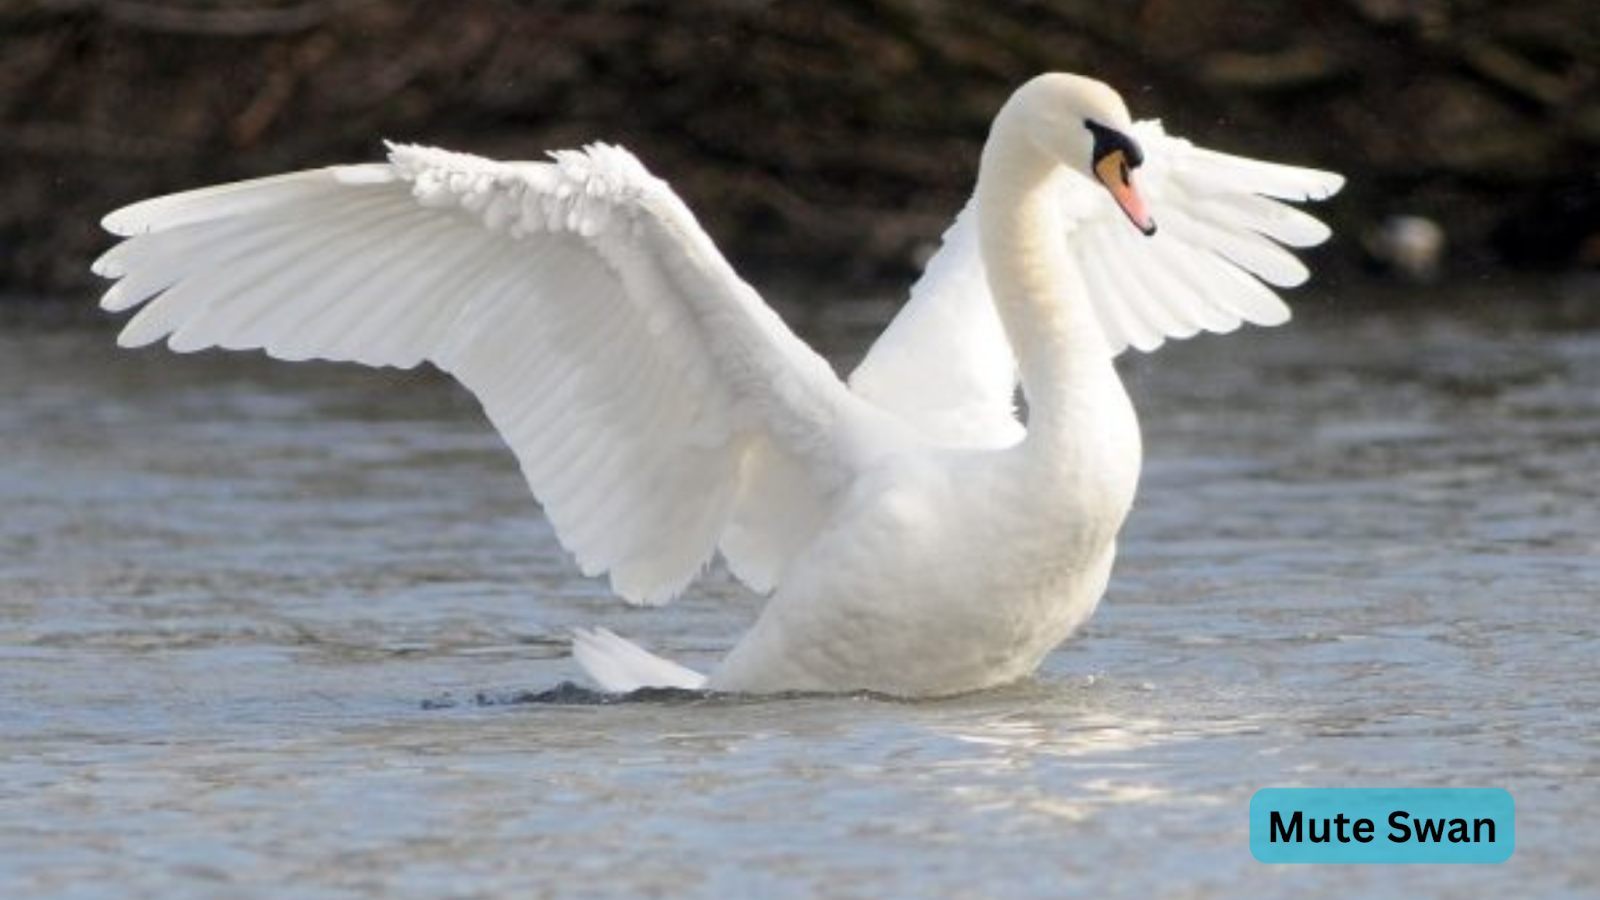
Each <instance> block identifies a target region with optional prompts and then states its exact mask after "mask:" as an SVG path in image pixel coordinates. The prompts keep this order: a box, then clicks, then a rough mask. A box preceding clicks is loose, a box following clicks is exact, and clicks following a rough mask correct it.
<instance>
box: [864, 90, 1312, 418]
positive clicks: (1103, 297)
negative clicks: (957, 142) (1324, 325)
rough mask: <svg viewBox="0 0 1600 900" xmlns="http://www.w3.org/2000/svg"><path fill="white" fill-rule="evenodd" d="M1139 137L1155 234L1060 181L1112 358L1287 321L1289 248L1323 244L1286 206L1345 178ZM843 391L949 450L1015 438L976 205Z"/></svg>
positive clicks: (1155, 131)
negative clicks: (1205, 334) (1281, 294)
mask: <svg viewBox="0 0 1600 900" xmlns="http://www.w3.org/2000/svg"><path fill="white" fill-rule="evenodd" d="M1133 135H1134V137H1135V139H1136V140H1138V141H1139V143H1140V146H1141V147H1142V149H1143V150H1144V155H1145V164H1144V166H1143V167H1142V168H1141V169H1139V173H1138V178H1139V186H1140V190H1141V192H1143V194H1144V195H1145V197H1146V200H1147V202H1148V204H1149V207H1150V209H1151V211H1152V213H1153V214H1154V216H1155V219H1156V222H1157V224H1158V226H1159V231H1158V232H1157V233H1156V235H1154V236H1153V237H1148V238H1147V237H1145V236H1144V235H1142V234H1140V233H1139V232H1138V230H1137V229H1135V228H1133V227H1131V226H1130V225H1129V224H1128V221H1127V219H1126V217H1125V216H1124V215H1123V214H1122V212H1121V211H1120V210H1118V209H1117V206H1116V204H1115V203H1114V202H1113V201H1112V199H1111V198H1110V196H1109V195H1108V194H1107V192H1106V191H1104V190H1102V189H1101V188H1100V187H1099V186H1098V185H1095V184H1091V183H1090V182H1089V181H1087V180H1086V179H1063V182H1064V184H1063V187H1062V196H1061V204H1062V209H1063V211H1064V216H1063V219H1064V221H1065V222H1066V228H1065V233H1064V234H1063V235H1062V242H1061V252H1063V253H1066V254H1070V255H1071V257H1072V259H1073V261H1074V263H1075V265H1076V267H1077V269H1078V271H1079V272H1081V273H1082V275H1083V279H1084V283H1085V285H1086V287H1087V288H1088V290H1089V294H1090V298H1091V301H1092V302H1093V304H1094V308H1095V312H1096V313H1097V314H1098V319H1099V322H1100V326H1101V328H1102V330H1103V332H1104V334H1105V337H1106V340H1107V341H1108V342H1109V343H1110V345H1111V347H1112V349H1113V351H1115V352H1119V353H1120V352H1121V351H1122V350H1124V349H1126V348H1128V347H1134V348H1136V349H1139V350H1144V351H1150V350H1154V349H1156V348H1157V347H1159V346H1161V344H1162V343H1164V342H1165V341H1166V340H1167V339H1168V338H1186V337H1191V336H1193V335H1195V334H1197V333H1199V332H1201V331H1211V332H1228V331H1232V330H1234V329H1236V328H1238V327H1239V326H1240V325H1241V324H1243V323H1245V322H1251V323H1254V324H1257V325H1278V324H1281V323H1283V322H1285V321H1287V320H1288V318H1289V308H1288V307H1287V306H1285V305H1284V303H1283V301H1282V300H1280V299H1279V298H1278V296H1277V294H1276V293H1274V291H1273V288H1274V287H1279V288H1283V287H1293V286H1295V285H1298V284H1300V283H1302V282H1303V281H1305V279H1306V278H1307V276H1308V272H1307V270H1306V268H1305V266H1304V265H1303V264H1301V262H1300V261H1299V260H1298V259H1296V258H1295V256H1294V254H1292V253H1290V252H1289V251H1288V250H1286V249H1284V248H1285V247H1309V246H1313V245H1315V244H1319V243H1321V242H1322V241H1324V240H1326V239H1327V238H1328V235H1329V231H1328V228H1327V226H1325V225H1323V224H1322V223H1321V222H1319V221H1317V220H1316V219H1314V218H1312V217H1311V216H1309V215H1307V214H1306V213H1304V212H1301V211H1299V210H1298V209H1295V208H1294V207H1292V206H1290V205H1288V202H1301V201H1307V200H1322V199H1325V198H1327V197H1329V196H1332V195H1333V194H1334V193H1336V192H1337V191H1338V190H1339V188H1340V187H1341V186H1343V184H1344V179H1343V178H1342V177H1340V176H1339V175H1336V174H1333V173H1331V172H1322V171H1317V170H1314V169H1304V168H1299V167H1295V166H1284V165H1277V164H1274V163H1266V162H1260V161H1257V160H1253V159H1246V158H1244V157H1240V156H1233V155H1229V154H1225V153H1218V152H1215V151H1211V150H1205V149H1202V148H1200V147H1196V146H1194V145H1193V144H1191V143H1189V142H1188V141H1185V140H1182V139H1180V138H1175V137H1171V136H1169V135H1167V134H1166V132H1165V131H1164V130H1163V129H1162V128H1161V124H1160V123H1159V122H1154V121H1150V122H1140V123H1137V124H1136V125H1134V127H1133ZM1285 201H1288V202H1285ZM850 385H851V387H852V388H853V389H854V390H855V391H856V392H857V393H858V394H860V395H862V396H864V397H867V398H869V399H871V400H873V401H874V402H876V403H879V404H880V405H882V406H884V407H885V408H887V409H891V410H894V411H896V412H897V413H899V414H901V415H903V416H905V417H906V418H907V419H908V420H910V421H912V422H915V423H916V424H917V425H918V426H920V427H921V429H922V430H923V431H924V432H925V433H926V434H928V435H929V436H931V437H933V438H935V439H937V440H941V441H943V442H947V443H954V444H961V445H979V446H982V445H994V444H1004V443H1008V442H1010V441H1014V440H1016V439H1018V438H1019V437H1020V436H1021V433H1022V432H1021V426H1020V425H1018V424H1017V423H1016V421H1015V416H1014V415H1013V412H1012V408H1013V397H1014V392H1015V389H1016V363H1015V360H1014V358H1013V356H1012V353H1011V348H1010V345H1009V343H1008V342H1007V340H1006V337H1005V333H1004V331H1003V330H1002V329H1001V327H1000V322H999V319H998V317H997V316H996V314H995V312H994V304H993V302H992V300H991V298H990V296H989V288H988V283H987V281H986V280H985V277H984V273H983V262H982V260H981V259H980V257H979V255H978V234H977V223H976V221H975V217H974V216H973V215H972V211H971V206H970V204H969V206H968V209H966V210H963V211H962V213H961V215H959V216H957V217H956V221H955V223H954V224H953V225H952V226H951V227H950V229H949V230H948V231H946V232H945V235H944V243H943V245H942V246H941V247H940V249H939V252H938V253H936V254H935V255H934V257H933V258H932V259H931V260H930V261H929V263H928V268H927V271H926V272H925V273H924V274H923V277H922V278H921V280H919V281H918V282H917V284H916V286H915V287H913V288H912V292H911V299H910V301H909V302H908V303H907V304H906V307H905V308H904V309H903V310H902V311H901V312H900V314H899V315H898V316H897V317H896V318H895V320H894V322H893V323H891V325H890V326H889V329H888V330H887V331H885V332H884V334H883V336H882V337H881V338H880V339H879V341H878V342H877V343H876V344H875V345H873V348H872V350H871V352H870V353H868V355H867V357H866V359H864V360H863V361H862V362H861V365H860V366H859V367H858V368H857V369H856V371H855V372H854V373H852V374H851V376H850Z"/></svg>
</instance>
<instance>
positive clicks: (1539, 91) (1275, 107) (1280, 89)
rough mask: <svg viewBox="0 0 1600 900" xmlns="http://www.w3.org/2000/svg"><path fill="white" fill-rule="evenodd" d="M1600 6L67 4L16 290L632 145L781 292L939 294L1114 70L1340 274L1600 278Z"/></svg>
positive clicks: (33, 129) (46, 76)
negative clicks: (415, 166)
mask: <svg viewBox="0 0 1600 900" xmlns="http://www.w3.org/2000/svg"><path fill="white" fill-rule="evenodd" d="M1596 21H1597V20H1596V18H1595V17H1594V16H1593V15H1591V14H1589V13H1588V11H1587V10H1586V6H1585V4H1581V3H1578V2H1575V0H1531V2H1526V3H1521V4H1517V5H1515V6H1514V7H1507V8H1504V9H1502V8H1500V7H1499V6H1495V5H1489V6H1488V8H1484V9H1476V8H1474V9H1461V8H1458V7H1457V6H1455V5H1452V6H1449V7H1446V6H1445V5H1444V4H1431V3H1419V4H1399V3H1390V2H1384V0H1303V2H1299V3H1291V4H1277V5H1273V8H1272V9H1269V10H1261V9H1255V8H1252V9H1250V10H1248V11H1245V10H1242V9H1240V8H1239V7H1238V6H1237V5H1236V4H1228V3H1224V2H1221V0H1197V2H1194V3H1187V4H1181V5H1180V4H1168V3H1160V2H1148V3H1143V4H1121V5H1115V6H1112V7H1107V6H1106V5H1105V4H1095V3H1087V2H1077V0H1066V2H1060V3H1055V4H1049V5H1043V4H1033V3H996V4H983V5H981V6H979V5H972V4H959V3H954V2H913V0H859V2H851V3H838V4H782V3H772V4H766V3H750V2H742V0H714V2H706V3H696V4H671V3H665V2H624V0H608V2H601V3H594V2H584V3H576V2H572V3H564V2H563V3H539V4H516V5H514V4H505V3H497V2H493V0H457V2H450V3H444V2H440V0H431V2H417V3H402V2H398V0H358V2H333V0H329V2H287V0H285V2H270V0H257V2H251V3H246V4H237V3H235V4H211V3H203V2H174V3H165V4H154V3H145V2H131V0H120V2H117V0H101V2H92V0H80V2H50V3H45V2H36V3H25V4H22V5H21V6H20V7H13V8H11V9H10V10H9V11H6V12H0V47H3V48H4V53H0V150H3V152H4V154H5V157H6V164H5V165H3V166H0V193H3V195H4V196H5V197H6V198H7V202H6V203H5V204H3V205H0V289H9V290H11V291H13V292H25V293H31V294H36V295H37V294H43V293H54V292H62V291H67V292H72V291H80V290H85V289H87V288H88V286H89V285H90V284H91V279H90V276H89V275H88V273H87V264H88V262H89V261H90V260H91V259H93V257H94V256H95V255H96V254H97V253H98V252H99V251H100V250H102V249H103V248H104V247H105V246H107V245H108V243H109V241H108V240H107V239H106V238H105V236H104V235H102V234H101V233H100V232H99V231H98V228H97V227H96V223H97V221H98V220H99V218H100V216H101V215H103V214H104V213H105V212H107V211H109V210H110V209H112V208H114V207H116V206H118V205H120V204H122V203H126V202H129V201H133V200H136V199H139V198H142V197H145V196H149V195H152V194H159V193H165V192H170V191H173V190H178V189H182V188H185V187H192V186H198V185H203V184H208V183H213V182H217V181H222V180H231V179H238V178H246V177H252V176H256V175H261V174H268V173H273V172H279V171H284V170H288V169H293V168H299V167H306V166H314V165H322V164H328V163H333V162H345V161H356V160H363V159H372V158H375V157H377V156H378V155H379V154H380V153H381V152H382V151H381V144H380V140H381V139H383V138H392V139H399V140H417V141H425V142H431V143H438V144H443V145H448V146H452V147H455V148H459V149H464V150H470V151H474V152H480V153H485V154H490V155H497V156H503V157H510V158H536V157H538V156H539V155H541V153H542V152H543V151H544V150H545V149H546V148H552V147H564V146H572V145H575V144H579V143H582V142H585V141H592V140H607V141H613V142H618V143H623V144H625V145H627V146H629V147H630V148H631V149H633V150H634V151H635V152H636V153H638V155H639V156H640V157H641V158H643V159H644V160H645V161H646V163H647V164H648V165H649V166H650V167H651V168H652V169H653V170H654V171H655V172H656V173H657V174H659V175H661V176H662V177H664V178H666V179H667V180H668V181H670V182H671V183H672V184H673V185H674V186H675V187H676V188H677V189H678V190H679V192H680V193H682V194H683V196H684V197H685V199H686V200H687V201H688V202H689V204H690V205H691V207H692V208H694V209H695V210H696V211H697V212H698V214H699V215H700V216H701V218H702V220H703V222H704V224H705V225H706V227H707V229H708V230H709V231H710V232H711V233H712V234H713V235H714V236H715V237H716V238H717V240H718V241H719V243H720V244H721V245H722V246H723V247H724V248H725V250H726V251H727V252H728V254H729V255H730V257H732V258H734V259H735V260H737V261H738V262H739V264H740V265H741V267H742V268H743V269H744V270H745V271H748V272H750V273H751V274H752V275H753V276H755V277H756V278H758V279H759V278H763V277H769V276H772V277H776V276H777V275H779V273H792V272H796V271H801V272H805V273H807V276H808V278H810V279H812V280H817V281H824V282H827V283H832V284H847V283H856V282H863V281H868V282H872V281H880V280H890V279H900V278H903V277H905V276H906V275H907V274H909V273H910V272H912V271H914V270H915V268H916V267H917V265H918V264H919V262H920V259H921V258H923V256H925V254H926V253H927V252H928V250H929V248H930V247H931V246H932V245H933V242H935V241H936V240H937V237H938V234H939V232H940V230H941V229H942V228H943V227H944V226H945V225H946V224H947V223H948V221H949V220H950V218H951V216H952V215H953V214H954V212H955V210H956V209H957V208H959V206H960V205H961V203H962V201H963V199H964V198H965V196H966V195H967V194H968V192H969V191H970V189H971V183H972V178H973V174H974V170H975V167H976V161H977V155H978V148H979V147H980V145H981V142H982V140H983V136H984V134H985V131H986V129H987V125H988V121H989V118H990V116H991V115H992V114H993V112H994V110H995V109H996V108H997V107H998V105H999V104H1000V102H1001V101H1002V100H1003V99H1004V97H1005V96H1006V94H1007V93H1008V92H1009V91H1010V90H1011V89H1012V88H1013V87H1014V86H1015V85H1016V84H1018V83H1020V82H1021V81H1022V80H1024V79H1025V78H1026V77H1028V76H1029V75H1032V74H1034V73H1036V72H1039V71H1043V70H1047V69H1075V70H1078V71H1083V72H1090V73H1094V74H1096V75H1098V76H1100V77H1102V78H1104V79H1106V80H1107V81H1109V82H1111V83H1113V84H1115V85H1117V86H1119V87H1120V88H1121V89H1122V91H1123V92H1124V94H1125V95H1126V96H1127V97H1128V100H1129V102H1130V105H1132V106H1133V107H1134V109H1135V112H1136V114H1137V115H1139V116H1141V117H1161V118H1163V119H1164V120H1165V121H1166V123H1167V125H1168V127H1169V128H1170V129H1171V130H1172V131H1173V132H1175V133H1181V134H1184V135H1186V136H1189V137H1191V138H1193V139H1194V140H1196V141H1197V142H1200V143H1205V144H1207V145H1211V146H1215V147H1218V148H1221V149H1227V150H1233V151H1237V152H1241V153H1248V154H1258V155H1261V156H1264V157H1268V158H1272V159H1279V160H1283V161H1286V162H1294V163H1299V164H1304V165H1314V166H1321V167H1326V168H1332V169H1336V170H1339V171H1341V172H1344V173H1345V174H1347V175H1349V176H1350V179H1351V181H1350V186H1349V188H1348V189H1347V190H1346V191H1345V192H1344V194H1342V195H1341V196H1340V197H1339V198H1338V199H1337V200H1336V201H1335V202H1334V203H1332V204H1330V205H1328V206H1326V207H1325V208H1322V209H1320V210H1319V215H1325V216H1326V217H1327V218H1328V219H1329V221H1330V222H1331V224H1333V225H1334V226H1335V229H1336V231H1337V233H1338V234H1339V236H1340V237H1339V238H1338V239H1337V240H1336V241H1335V242H1334V243H1333V244H1332V245H1331V246H1330V247H1329V248H1327V249H1326V250H1324V251H1319V254H1318V255H1316V256H1313V258H1312V264H1313V265H1314V266H1315V267H1317V268H1318V269H1320V270H1322V271H1324V272H1328V271H1332V272H1337V271H1345V272H1349V273H1356V272H1360V271H1363V270H1365V269H1367V268H1368V267H1370V266H1371V265H1372V259H1371V253H1370V246H1371V244H1372V239H1373V237H1374V236H1375V235H1378V234H1380V233H1381V231H1382V228H1383V225H1384V223H1385V222H1386V221H1389V220H1390V219H1391V218H1392V217H1394V216H1401V215H1404V216H1418V217H1422V218H1424V219H1426V220H1428V221H1430V222H1432V223H1434V224H1436V225H1438V226H1439V227H1441V228H1442V229H1443V232H1444V236H1445V238H1446V249H1445V250H1444V254H1443V260H1444V267H1445V268H1444V273H1443V277H1445V278H1452V277H1455V278H1460V277H1467V278H1475V277H1478V276H1479V275H1481V274H1483V273H1485V272H1495V271H1499V270H1503V269H1506V268H1518V269H1524V268H1530V267H1531V268H1540V267H1543V268H1557V269H1559V268H1572V267H1583V266H1593V265H1595V264H1597V263H1600V181H1597V179H1596V176H1595V174H1594V172H1595V170H1594V167H1593V164H1592V159H1593V155H1594V153H1595V151H1596V149H1597V146H1596V145H1597V144H1600V98H1597V93H1600V91H1597V84H1600V75H1597V72H1596V68H1595V66H1596V63H1595V60H1597V59H1600V52H1597V49H1596V48H1600V25H1597V24H1596Z"/></svg>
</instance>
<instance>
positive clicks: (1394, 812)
mask: <svg viewBox="0 0 1600 900" xmlns="http://www.w3.org/2000/svg"><path fill="white" fill-rule="evenodd" d="M1516 846H1517V807H1516V802H1515V801H1513V800H1512V799H1511V794H1510V793H1508V792H1506V791H1503V790H1501V789H1500V788H1263V789H1261V790H1259V791H1256V793H1255V795H1254V796H1252V797H1251V798H1250V852H1251V854H1253V855H1254V856H1255V858H1256V859H1258V860H1260V861H1261V862H1264V863H1501V862H1505V861H1506V860H1508V859H1510V858H1511V854H1512V852H1513V851H1514V850H1515V849H1516Z"/></svg>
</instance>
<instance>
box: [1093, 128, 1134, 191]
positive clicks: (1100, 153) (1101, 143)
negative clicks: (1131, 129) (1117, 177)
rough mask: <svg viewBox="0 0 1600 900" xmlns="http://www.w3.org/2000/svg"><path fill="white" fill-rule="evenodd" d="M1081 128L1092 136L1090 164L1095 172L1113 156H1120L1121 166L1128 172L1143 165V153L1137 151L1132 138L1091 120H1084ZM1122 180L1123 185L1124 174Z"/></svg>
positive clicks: (1124, 180) (1125, 176) (1125, 178)
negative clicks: (1092, 146)
mask: <svg viewBox="0 0 1600 900" xmlns="http://www.w3.org/2000/svg"><path fill="white" fill-rule="evenodd" d="M1083 127H1085V128H1087V129H1089V133H1090V134H1092V135H1094V150H1093V151H1091V153H1090V163H1091V165H1092V166H1093V167H1094V169H1095V171H1097V172H1099V171H1101V168H1100V167H1101V165H1102V164H1103V163H1104V162H1105V161H1106V160H1107V159H1110V158H1111V156H1112V155H1113V154H1120V155H1121V156H1122V165H1123V166H1125V167H1127V169H1128V170H1132V169H1137V168H1139V166H1141V165H1143V164H1144V151H1143V150H1140V149H1139V145H1138V144H1137V143H1135V142H1134V140H1133V138H1131V137H1128V136H1127V135H1126V134H1123V133H1122V132H1120V131H1118V130H1116V129H1115V128H1107V127H1106V126H1104V125H1101V124H1100V123H1099V122H1096V121H1095V120H1093V119H1084V120H1083ZM1122 180H1123V182H1124V183H1126V182H1127V180H1128V178H1127V175H1126V173H1124V175H1123V179H1122Z"/></svg>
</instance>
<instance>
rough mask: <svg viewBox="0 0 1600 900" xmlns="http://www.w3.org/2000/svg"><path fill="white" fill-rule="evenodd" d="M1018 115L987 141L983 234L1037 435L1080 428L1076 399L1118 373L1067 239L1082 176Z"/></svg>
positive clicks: (992, 284) (1003, 121) (1032, 433)
mask: <svg viewBox="0 0 1600 900" xmlns="http://www.w3.org/2000/svg"><path fill="white" fill-rule="evenodd" d="M1017 118H1018V117H1016V116H1008V115H1006V114H1005V112H1004V111H1003V112H1002V115H1001V116H1000V117H999V119H997V120H996V122H995V127H994V132H993V133H992V134H991V136H990V138H989V142H988V144H986V145H985V147H984V152H983V160H982V164H981V166H980V168H979V174H978V190H977V205H978V215H979V229H978V232H979V235H980V246H981V252H982V254H983V263H984V269H985V272H986V273H987V276H988V279H989V290H990V293H991V294H992V295H993V297H994V301H995V306H996V309H997V311H998V313H999V315H1000V320H1001V323H1002V324H1003V325H1004V327H1005V330H1006V336H1007V337H1008V338H1009V339H1010V341H1011V346H1012V348H1013V349H1014V350H1015V352H1016V356H1017V367H1018V371H1019V375H1020V376H1021V380H1022V389H1023V393H1024V394H1025V395H1026V397H1027V399H1028V408H1029V425H1028V432H1029V437H1030V439H1033V438H1036V437H1039V436H1041V435H1047V434H1049V433H1051V431H1052V429H1055V430H1060V429H1072V427H1073V426H1072V423H1071V422H1069V421H1068V419H1070V417H1071V416H1070V413H1071V411H1072V410H1073V409H1074V408H1075V407H1076V406H1078V405H1080V404H1077V402H1076V401H1077V400H1078V399H1080V398H1082V397H1083V396H1085V395H1086V394H1088V393H1090V392H1091V389H1092V388H1093V387H1095V386H1097V384H1098V383H1099V382H1101V381H1103V379H1104V378H1105V377H1106V376H1107V375H1110V376H1111V377H1112V378H1115V373H1114V370H1113V369H1112V366H1111V358H1112V354H1111V352H1110V348H1109V347H1108V346H1107V344H1106V342H1105V339H1104V337H1103V336H1102V334H1101V330H1100V324H1099V322H1098V321H1096V319H1095V313H1094V310H1093V308H1092V307H1091V306H1090V303H1089V298H1088V296H1087V294H1086V290H1085V287H1084V285H1083V281H1082V278H1081V277H1080V275H1079V273H1078V271H1077V270H1076V268H1075V267H1073V266H1072V264H1071V262H1070V261H1069V259H1068V254H1067V252H1066V247H1065V245H1064V236H1065V233H1066V232H1065V230H1064V229H1065V227H1066V224H1065V222H1064V221H1063V218H1062V216H1063V213H1062V197H1061V189H1062V187H1063V183H1062V180H1063V179H1068V178H1076V177H1080V176H1078V175H1076V174H1074V173H1072V172H1070V171H1068V170H1067V169H1066V168H1065V167H1063V166H1062V165H1061V164H1060V162H1058V161H1057V160H1056V159H1055V158H1053V157H1051V156H1050V155H1048V154H1047V153H1045V152H1044V151H1043V150H1042V149H1040V148H1039V147H1038V146H1036V145H1035V144H1034V143H1033V142H1032V141H1031V140H1030V139H1029V138H1028V137H1027V135H1026V134H1025V133H1024V132H1023V130H1022V128H1021V127H1019V126H1020V125H1021V123H1019V122H1017V121H1016V119H1017Z"/></svg>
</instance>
